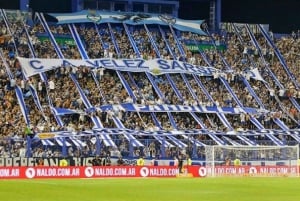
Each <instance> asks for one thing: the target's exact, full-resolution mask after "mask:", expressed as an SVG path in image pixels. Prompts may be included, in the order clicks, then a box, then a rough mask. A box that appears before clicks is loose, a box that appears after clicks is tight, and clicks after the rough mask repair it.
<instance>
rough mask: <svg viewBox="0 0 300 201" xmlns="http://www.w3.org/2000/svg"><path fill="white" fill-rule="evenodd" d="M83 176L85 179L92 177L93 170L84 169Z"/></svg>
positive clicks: (90, 168) (89, 168)
mask: <svg viewBox="0 0 300 201" xmlns="http://www.w3.org/2000/svg"><path fill="white" fill-rule="evenodd" d="M84 174H85V176H86V177H92V176H93V175H94V169H93V168H92V167H86V168H85V169H84Z"/></svg>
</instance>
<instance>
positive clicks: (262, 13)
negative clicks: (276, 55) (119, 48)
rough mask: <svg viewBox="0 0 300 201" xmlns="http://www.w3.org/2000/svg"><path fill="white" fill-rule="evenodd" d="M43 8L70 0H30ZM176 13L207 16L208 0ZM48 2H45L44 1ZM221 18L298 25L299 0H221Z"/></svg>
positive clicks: (185, 4) (15, 3) (285, 28)
mask: <svg viewBox="0 0 300 201" xmlns="http://www.w3.org/2000/svg"><path fill="white" fill-rule="evenodd" d="M31 1H32V2H34V3H35V4H36V5H37V6H39V7H41V8H43V9H50V11H49V12H53V10H56V11H59V12H66V11H70V7H69V4H70V2H71V0H31ZM179 1H180V8H179V17H181V18H183V19H208V16H209V3H207V2H204V3H203V0H179ZM47 2H48V3H47ZM0 7H1V8H15V9H16V8H19V0H0ZM222 21H223V22H242V23H246V22H247V23H262V24H270V29H271V30H272V31H273V32H277V33H288V32H291V31H292V30H297V29H300V0H222Z"/></svg>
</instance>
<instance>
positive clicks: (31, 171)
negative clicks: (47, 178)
mask: <svg viewBox="0 0 300 201" xmlns="http://www.w3.org/2000/svg"><path fill="white" fill-rule="evenodd" d="M25 175H26V177H27V178H28V179H32V178H33V177H35V169H34V168H27V169H26V171H25Z"/></svg>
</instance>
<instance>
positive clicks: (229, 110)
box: [53, 103, 268, 116]
mask: <svg viewBox="0 0 300 201" xmlns="http://www.w3.org/2000/svg"><path fill="white" fill-rule="evenodd" d="M98 109H100V110H102V111H107V110H111V111H128V112H196V113H224V114H240V113H248V114H257V113H266V112H268V111H266V110H265V111H262V110H260V109H256V108H249V107H243V108H233V107H216V106H200V105H198V106H189V105H167V104H164V105H139V104H132V103H123V104H119V105H103V106H100V107H98V108H89V109H87V111H85V112H86V113H90V112H93V111H95V110H98ZM53 110H54V112H55V114H56V115H58V116H62V115H66V114H75V113H76V114H80V113H85V112H84V111H80V110H72V109H66V108H53Z"/></svg>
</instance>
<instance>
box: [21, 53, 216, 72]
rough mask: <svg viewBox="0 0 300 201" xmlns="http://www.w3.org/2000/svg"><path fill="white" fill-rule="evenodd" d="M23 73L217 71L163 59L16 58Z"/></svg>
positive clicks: (211, 68)
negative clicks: (77, 69) (87, 69)
mask: <svg viewBox="0 0 300 201" xmlns="http://www.w3.org/2000/svg"><path fill="white" fill-rule="evenodd" d="M18 60H19V62H20V64H21V67H22V69H23V72H24V74H25V76H26V77H30V76H33V75H35V74H38V73H41V72H45V71H49V70H52V69H56V68H59V67H66V66H73V67H79V66H87V67H91V68H105V69H111V70H119V71H130V72H149V73H151V74H153V75H160V74H165V73H187V74H196V75H200V76H212V75H213V74H214V73H216V72H218V71H219V70H218V69H216V68H213V67H204V66H197V65H192V64H189V63H186V62H181V61H177V60H165V59H152V60H144V59H138V58H137V59H110V58H101V59H88V60H75V59H39V58H34V59H28V58H22V57H18Z"/></svg>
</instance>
